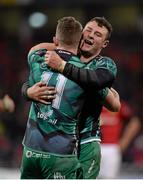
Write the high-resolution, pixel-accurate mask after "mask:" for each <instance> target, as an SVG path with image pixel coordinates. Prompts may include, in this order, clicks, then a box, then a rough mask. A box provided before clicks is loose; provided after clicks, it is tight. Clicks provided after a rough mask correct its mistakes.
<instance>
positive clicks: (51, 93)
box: [21, 81, 57, 104]
mask: <svg viewBox="0 0 143 180" xmlns="http://www.w3.org/2000/svg"><path fill="white" fill-rule="evenodd" d="M21 91H22V95H23V96H24V97H25V98H26V99H27V100H31V101H37V102H40V103H43V104H50V103H51V101H52V100H53V99H55V97H56V93H57V91H56V89H55V88H54V87H53V86H46V85H45V84H44V83H43V82H38V83H36V84H34V85H33V86H31V87H30V86H29V83H28V81H27V82H25V83H24V84H23V85H22V89H21Z"/></svg>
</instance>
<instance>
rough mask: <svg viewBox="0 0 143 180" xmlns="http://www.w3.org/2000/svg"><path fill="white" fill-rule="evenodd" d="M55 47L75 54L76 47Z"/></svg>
mask: <svg viewBox="0 0 143 180" xmlns="http://www.w3.org/2000/svg"><path fill="white" fill-rule="evenodd" d="M57 49H61V50H65V51H69V52H71V53H73V54H77V48H73V47H70V46H57Z"/></svg>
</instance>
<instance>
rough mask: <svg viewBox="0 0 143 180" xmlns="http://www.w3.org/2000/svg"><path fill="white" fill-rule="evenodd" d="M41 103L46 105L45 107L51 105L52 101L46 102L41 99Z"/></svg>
mask: <svg viewBox="0 0 143 180" xmlns="http://www.w3.org/2000/svg"><path fill="white" fill-rule="evenodd" d="M39 102H40V103H42V104H45V105H48V104H51V101H46V100H43V99H40V100H39Z"/></svg>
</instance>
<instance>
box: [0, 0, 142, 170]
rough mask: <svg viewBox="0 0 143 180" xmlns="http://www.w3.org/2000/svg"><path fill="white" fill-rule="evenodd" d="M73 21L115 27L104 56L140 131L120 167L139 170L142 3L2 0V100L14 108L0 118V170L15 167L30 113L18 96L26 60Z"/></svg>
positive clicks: (0, 39)
mask: <svg viewBox="0 0 143 180" xmlns="http://www.w3.org/2000/svg"><path fill="white" fill-rule="evenodd" d="M63 16H74V17H76V18H77V19H78V20H79V21H80V22H81V23H82V24H83V25H84V24H85V23H86V22H87V21H88V20H90V19H91V18H93V17H94V16H104V17H106V18H107V19H108V20H109V22H111V24H112V26H113V29H114V31H113V35H112V37H111V42H110V45H109V47H107V48H106V50H105V51H103V55H106V56H110V57H112V58H113V59H114V60H115V62H116V64H117V67H118V75H117V79H116V81H115V84H114V88H115V89H116V90H117V91H118V92H119V94H120V97H121V100H122V101H123V102H125V103H126V104H128V106H129V107H130V109H131V116H129V117H128V121H125V122H124V121H122V124H123V126H122V127H123V129H124V127H125V126H126V125H127V124H128V122H129V121H130V118H131V117H137V118H136V119H138V120H139V122H140V128H139V130H138V133H137V135H136V136H135V137H134V139H133V140H132V142H131V143H130V145H129V146H128V148H127V149H126V150H125V151H124V152H123V154H122V155H123V156H122V163H124V164H125V163H127V164H133V165H135V164H136V165H137V166H139V167H140V168H142V169H143V131H142V124H143V45H142V44H143V3H141V2H140V1H139V2H138V1H135V2H134V1H124V2H123V1H118V2H116V3H115V2H114V1H110V0H109V1H108V2H106V1H100V0H99V1H94V0H84V1H83V0H78V1H75V0H72V2H70V1H66V0H65V1H64V0H63V1H62V0H61V1H55V2H54V1H50V0H40V1H39V0H1V1H0V98H3V96H4V95H5V94H9V95H10V96H11V97H12V98H13V100H14V102H15V111H14V112H13V113H8V112H7V113H5V112H1V113H0V166H2V167H19V165H20V160H21V152H22V145H21V143H22V138H23V135H24V131H25V127H26V122H27V116H28V108H29V104H30V102H26V100H24V98H23V97H22V95H21V86H22V84H23V83H24V82H25V81H26V80H27V74H28V66H27V54H28V51H29V49H30V48H31V47H32V46H34V45H35V44H38V43H40V42H52V38H53V36H54V33H55V27H56V23H57V20H58V19H59V18H61V17H63Z"/></svg>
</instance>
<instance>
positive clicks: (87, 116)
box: [79, 56, 117, 144]
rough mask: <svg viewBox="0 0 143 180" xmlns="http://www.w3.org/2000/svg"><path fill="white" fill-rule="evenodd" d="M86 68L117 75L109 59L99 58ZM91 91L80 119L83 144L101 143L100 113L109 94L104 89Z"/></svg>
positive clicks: (114, 66)
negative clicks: (99, 69) (105, 70)
mask: <svg viewBox="0 0 143 180" xmlns="http://www.w3.org/2000/svg"><path fill="white" fill-rule="evenodd" d="M86 68H89V69H94V70H95V69H98V68H102V69H107V70H109V71H110V72H111V73H112V74H113V76H114V77H116V74H117V67H116V64H115V63H114V61H113V60H112V59H111V58H109V57H102V56H97V57H96V58H95V59H93V60H91V61H90V62H89V63H88V64H87V66H86ZM91 91H92V90H89V93H88V94H87V97H86V101H85V104H84V107H83V110H82V113H81V117H80V123H79V124H80V138H81V144H84V143H88V142H92V141H101V138H100V118H99V116H100V113H101V110H102V106H103V105H102V103H101V102H102V101H103V100H104V99H105V97H106V96H107V93H108V89H107V88H104V89H103V90H100V91H96V92H95V91H93V92H91Z"/></svg>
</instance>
